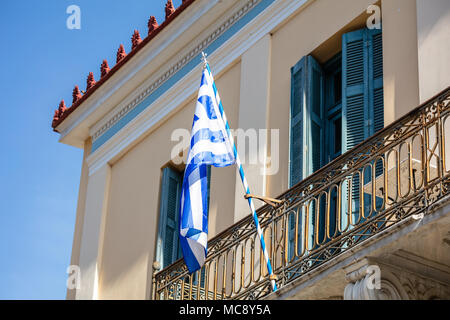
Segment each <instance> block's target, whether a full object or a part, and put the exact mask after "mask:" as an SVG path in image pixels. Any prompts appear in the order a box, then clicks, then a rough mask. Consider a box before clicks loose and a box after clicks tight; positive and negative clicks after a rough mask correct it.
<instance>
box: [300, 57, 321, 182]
mask: <svg viewBox="0 0 450 320" xmlns="http://www.w3.org/2000/svg"><path fill="white" fill-rule="evenodd" d="M307 67H308V69H307V70H308V72H307V79H306V81H307V90H306V101H307V103H306V106H305V111H306V117H305V120H306V121H305V123H306V130H305V131H306V136H307V142H308V144H307V147H308V149H307V155H308V159H307V161H306V173H307V175H310V174H313V173H314V172H315V171H317V170H319V169H320V168H321V167H322V165H323V164H324V162H325V161H324V160H325V152H324V150H325V148H324V138H325V130H324V90H323V86H324V75H323V71H322V67H321V66H320V64H319V63H318V62H317V61H316V60H315V59H314V58H313V57H312V56H307Z"/></svg>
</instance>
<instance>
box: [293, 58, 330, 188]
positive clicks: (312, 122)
mask: <svg viewBox="0 0 450 320" xmlns="http://www.w3.org/2000/svg"><path fill="white" fill-rule="evenodd" d="M323 81H324V78H323V71H322V68H321V66H320V65H319V63H318V62H317V61H316V60H315V59H314V58H313V57H312V56H305V57H303V58H302V59H301V60H300V61H299V62H298V63H297V64H296V65H295V66H294V67H292V68H291V118H290V120H291V124H290V127H291V135H290V140H291V141H290V159H289V160H290V165H289V168H290V172H289V186H290V187H292V186H293V185H295V184H296V183H298V182H300V181H301V180H302V179H303V178H305V177H306V176H308V175H310V174H312V173H313V172H314V171H316V170H318V169H320V167H321V166H322V165H323V163H324V154H323V151H322V150H323V143H324V130H323V117H324V110H323Z"/></svg>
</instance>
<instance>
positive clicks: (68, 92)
mask: <svg viewBox="0 0 450 320" xmlns="http://www.w3.org/2000/svg"><path fill="white" fill-rule="evenodd" d="M165 2H166V1H165V0H133V1H118V0H72V1H65V0H58V1H55V0H40V1H32V0H28V1H23V0H22V1H19V0H5V1H2V10H1V11H0V39H1V43H2V46H1V48H0V93H1V99H0V110H1V113H2V114H1V117H0V139H1V149H0V150H1V152H2V156H1V157H0V299H64V298H65V295H66V288H65V283H66V277H67V274H66V268H67V267H68V265H69V264H70V255H71V247H72V240H73V231H74V223H75V212H76V203H77V198H78V187H79V180H80V173H81V161H82V156H83V154H82V150H80V149H76V148H74V147H70V146H66V145H63V144H61V143H58V137H59V135H58V134H57V133H55V132H53V131H52V129H51V127H50V124H51V121H52V117H53V112H54V110H55V109H56V108H57V106H58V104H59V101H60V100H61V99H64V100H65V101H66V104H67V105H68V106H69V105H70V104H71V102H72V89H73V87H74V86H75V85H76V84H77V85H79V86H80V89H82V90H85V87H86V77H87V75H88V73H89V71H93V72H94V75H95V78H96V80H98V79H99V78H100V64H101V62H102V60H103V59H107V60H108V62H109V66H110V67H111V68H112V67H113V66H114V64H115V56H116V51H117V48H118V47H119V45H120V43H123V44H124V46H125V49H126V51H127V52H128V51H129V50H130V47H131V42H130V39H131V35H132V34H133V30H134V29H138V30H139V31H140V33H141V36H142V38H144V36H146V35H147V20H148V18H149V16H150V15H154V16H156V19H157V21H158V23H162V22H163V20H164V4H165ZM173 2H174V5H175V7H178V6H179V5H180V4H181V0H178V1H177V0H175V1H173ZM72 4H75V5H78V6H79V7H80V9H81V30H69V29H67V27H66V20H67V18H68V17H69V15H68V14H67V13H66V8H67V7H68V6H69V5H72Z"/></svg>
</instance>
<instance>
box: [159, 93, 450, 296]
mask: <svg viewBox="0 0 450 320" xmlns="http://www.w3.org/2000/svg"><path fill="white" fill-rule="evenodd" d="M449 116H450V88H447V89H446V90H444V91H442V92H441V93H440V94H438V95H437V96H435V97H434V98H432V99H430V100H429V101H427V102H425V103H424V104H422V105H421V106H419V107H418V108H416V109H414V110H412V111H411V112H410V113H408V114H407V115H405V116H404V117H402V118H401V119H399V120H397V121H395V122H394V123H392V124H390V125H389V126H387V127H386V128H384V129H383V130H381V131H380V132H378V133H377V134H375V135H374V136H372V137H371V138H369V139H367V140H366V141H364V142H363V143H361V144H360V145H358V146H356V147H355V148H353V149H352V150H349V151H348V152H346V153H345V154H343V155H341V156H340V157H339V158H337V159H335V160H334V161H333V162H331V163H329V164H328V165H326V166H325V167H323V168H321V169H320V170H319V171H317V172H315V173H314V174H312V175H311V176H309V177H307V178H306V179H304V180H303V181H301V182H300V183H298V184H297V185H295V186H294V187H293V188H291V189H289V190H287V191H286V192H285V193H283V194H282V195H280V196H279V197H278V198H277V199H279V200H282V203H281V204H279V205H277V206H276V207H272V206H269V205H265V206H264V207H262V208H261V209H260V210H258V216H259V219H260V224H261V227H262V229H263V232H264V237H265V239H266V246H267V249H268V250H269V255H270V258H271V262H272V267H273V269H274V273H275V275H276V276H277V280H276V281H277V285H278V287H279V288H283V287H285V286H287V285H288V284H291V283H292V282H294V281H295V280H298V279H300V278H301V277H304V276H306V275H308V274H309V273H311V272H312V271H314V270H315V269H317V268H319V267H322V268H324V264H325V263H326V262H329V261H331V260H333V259H335V258H337V257H339V256H340V255H343V254H345V253H346V252H348V251H351V250H352V249H354V248H355V247H356V246H358V245H360V244H363V243H365V242H368V241H370V240H373V239H374V238H375V237H376V236H380V235H382V234H383V233H386V232H387V231H388V230H393V229H395V228H403V227H404V226H406V225H408V223H410V222H411V221H413V219H420V218H421V217H423V216H427V215H433V213H434V212H435V211H436V210H437V209H439V208H441V207H443V206H444V205H446V204H447V203H448V202H449V199H450V198H449V193H450V189H449V187H450V162H449V163H448V162H447V161H446V158H447V153H448V152H450V146H449V145H448V144H449V143H450V138H449V139H446V138H447V137H448V135H450V120H449ZM208 246H209V248H208V257H207V259H206V263H205V265H204V267H203V268H202V269H201V270H199V271H197V272H196V273H194V274H192V275H190V274H189V273H188V271H187V268H186V267H185V265H184V262H183V260H178V261H177V262H175V263H174V264H172V265H170V266H168V267H167V268H165V269H163V270H160V271H158V270H156V271H155V273H154V275H153V293H152V294H153V299H156V300H185V299H187V300H190V299H193V300H216V299H225V300H227V299H251V300H255V299H264V298H267V296H268V295H269V294H270V293H271V286H270V280H269V278H268V274H267V269H266V265H265V263H264V258H263V255H262V250H261V247H260V245H259V240H258V236H257V234H256V231H255V227H254V224H253V219H252V217H251V216H250V215H249V216H248V217H247V218H245V219H243V220H241V221H240V222H238V223H236V224H234V225H233V226H231V227H229V228H228V229H227V230H225V231H224V232H222V233H221V234H219V235H217V236H216V237H214V238H213V239H211V240H210V241H209V243H208ZM325 267H326V266H325Z"/></svg>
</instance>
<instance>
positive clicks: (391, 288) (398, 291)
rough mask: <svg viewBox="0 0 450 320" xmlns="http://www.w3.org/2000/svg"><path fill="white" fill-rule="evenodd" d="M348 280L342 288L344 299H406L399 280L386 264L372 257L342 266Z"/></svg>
mask: <svg viewBox="0 0 450 320" xmlns="http://www.w3.org/2000/svg"><path fill="white" fill-rule="evenodd" d="M344 270H345V272H346V276H345V278H346V280H347V281H348V282H350V283H349V284H348V285H347V286H346V287H345V290H344V300H402V299H408V296H407V294H406V292H405V290H404V289H403V288H402V285H401V283H400V281H399V280H398V279H397V278H396V277H395V275H394V274H392V273H390V272H389V271H388V270H387V269H386V266H385V265H383V264H381V263H379V261H376V260H375V259H373V258H364V259H362V260H359V261H356V262H355V263H352V264H351V265H349V266H348V267H346V268H344Z"/></svg>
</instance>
